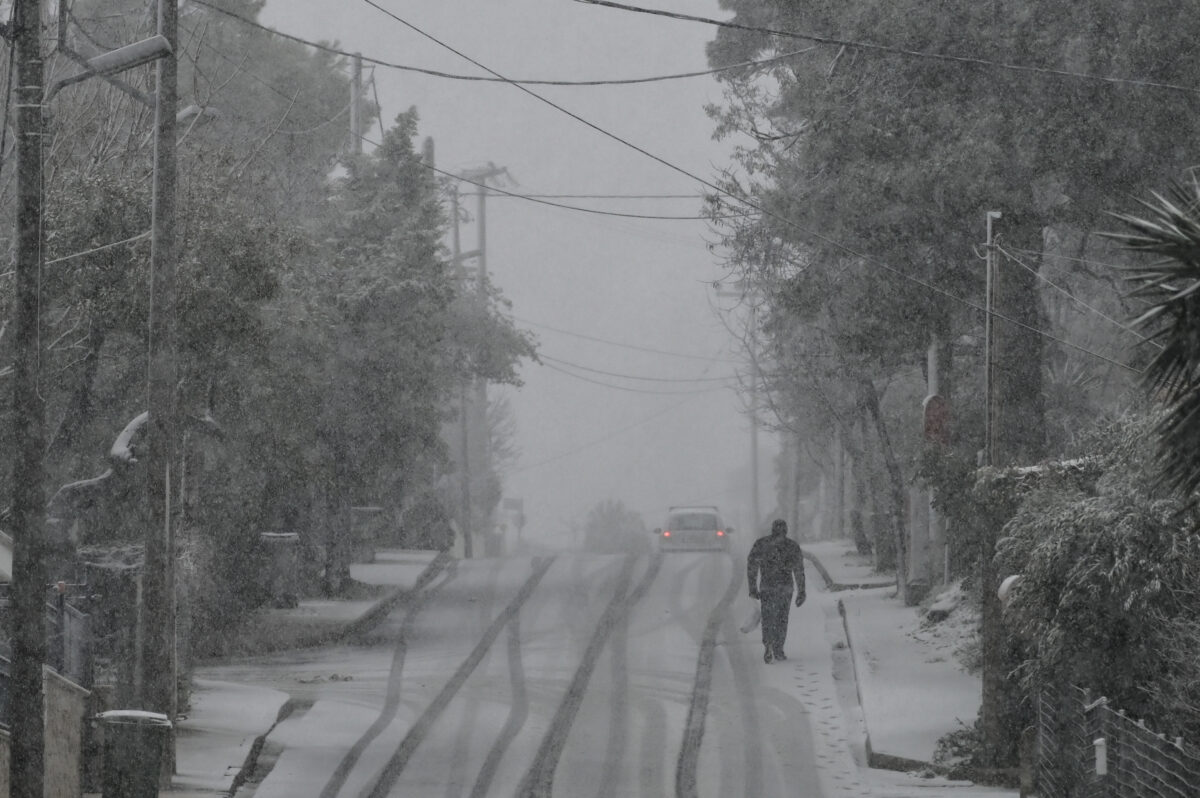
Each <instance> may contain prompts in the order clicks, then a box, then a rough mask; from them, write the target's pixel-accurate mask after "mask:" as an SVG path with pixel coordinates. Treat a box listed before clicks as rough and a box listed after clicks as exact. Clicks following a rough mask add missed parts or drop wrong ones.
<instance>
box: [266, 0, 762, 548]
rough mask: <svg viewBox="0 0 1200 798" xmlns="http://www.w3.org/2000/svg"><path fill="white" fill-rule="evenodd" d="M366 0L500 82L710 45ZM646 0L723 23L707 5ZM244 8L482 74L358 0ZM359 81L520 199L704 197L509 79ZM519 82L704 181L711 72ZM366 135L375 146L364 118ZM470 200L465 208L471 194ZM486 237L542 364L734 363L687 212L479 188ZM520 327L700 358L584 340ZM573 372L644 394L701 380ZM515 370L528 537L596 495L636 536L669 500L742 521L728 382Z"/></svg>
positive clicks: (702, 232) (556, 4)
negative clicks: (545, 202)
mask: <svg viewBox="0 0 1200 798" xmlns="http://www.w3.org/2000/svg"><path fill="white" fill-rule="evenodd" d="M380 4H381V5H382V6H384V7H385V8H387V9H388V10H390V11H392V12H394V13H395V14H397V15H398V16H401V17H403V18H405V19H407V20H408V21H409V22H411V23H412V24H414V25H416V26H418V27H420V28H422V29H423V30H425V31H427V32H429V33H431V34H432V35H434V36H436V37H438V38H440V39H442V40H443V41H444V42H446V43H448V44H450V45H451V46H453V47H455V48H457V49H459V50H461V51H463V52H464V53H465V54H467V55H469V56H471V57H473V58H475V59H476V60H478V61H480V62H482V63H483V64H485V65H487V66H488V67H490V68H492V69H494V70H496V71H498V72H500V73H501V74H503V75H505V76H507V77H510V78H524V79H535V78H546V79H602V78H628V77H642V76H646V75H655V74H668V73H678V72H688V71H695V70H700V69H705V68H707V63H706V61H705V57H704V45H705V42H706V41H708V40H709V39H711V38H712V36H713V30H712V29H711V28H709V27H708V26H704V25H699V24H691V23H682V22H676V21H669V20H660V19H655V18H653V17H647V16H643V15H633V14H629V13H626V12H621V11H615V10H611V9H603V8H598V7H593V6H587V5H583V4H579V3H574V2H570V0H508V1H507V2H491V3H482V2H478V1H477V0H476V1H475V2H468V1H467V0H422V1H420V2H399V1H398V0H380ZM654 5H655V7H659V8H668V9H674V10H679V11H686V12H688V13H693V14H702V15H709V16H724V14H722V12H720V10H719V9H718V7H717V3H716V0H702V1H698V0H689V1H688V2H683V1H682V0H675V1H674V2H669V1H668V0H661V2H656V3H655V4H654ZM261 19H262V21H263V22H264V23H265V24H268V25H271V26H274V27H277V28H279V29H281V30H284V31H286V32H289V33H293V34H296V35H298V36H303V37H305V38H309V39H321V40H326V41H328V40H335V41H336V42H337V43H338V44H339V46H340V47H342V48H343V49H346V50H351V51H360V52H362V53H363V54H364V55H368V56H373V57H376V58H380V59H382V60H387V61H392V62H398V63H403V64H412V65H417V66H422V67H427V68H432V69H439V70H444V71H448V72H457V73H465V74H484V73H482V72H481V71H480V70H479V69H478V68H477V67H474V66H472V65H471V64H469V63H468V62H466V61H463V60H462V59H461V58H459V57H457V56H455V55H453V54H451V53H449V52H447V51H446V50H444V49H442V48H440V47H438V46H437V45H435V44H433V43H431V42H429V41H427V40H425V39H423V38H422V37H420V36H419V35H418V34H416V33H414V32H413V31H411V30H409V29H408V28H406V27H404V26H403V25H401V24H400V23H398V22H396V21H395V20H392V19H389V18H388V17H387V16H386V15H385V14H383V13H381V12H380V11H378V10H377V9H374V8H372V7H371V6H369V5H367V4H366V3H364V2H361V0H269V2H268V3H267V6H266V8H265V10H264V11H263V14H262V16H261ZM376 78H377V85H378V91H379V100H380V104H381V106H382V117H383V119H384V120H385V122H390V121H391V120H392V119H394V118H395V116H396V114H397V113H399V112H401V111H403V110H405V109H407V108H408V107H409V106H413V105H415V106H416V107H417V109H418V111H419V113H420V119H421V122H420V133H421V136H422V137H424V136H426V135H428V136H432V137H433V138H434V140H435V142H436V150H437V165H438V166H439V167H440V168H443V169H447V170H451V171H456V172H457V171H459V170H461V169H465V168H471V167H476V166H480V165H483V164H485V163H487V162H489V161H490V162H493V163H495V164H496V165H498V166H504V167H507V168H508V169H509V171H510V172H511V174H512V175H513V177H514V178H515V179H516V181H518V182H517V183H516V184H506V185H505V186H504V187H506V188H508V189H510V190H513V191H517V192H521V193H552V194H568V193H569V194H579V193H646V194H663V193H670V194H675V193H694V194H696V195H697V196H698V195H699V193H700V192H701V190H702V186H700V185H699V184H697V183H695V182H694V181H692V180H690V179H689V178H687V177H685V176H683V175H681V174H678V173H676V172H673V171H671V170H670V169H668V168H666V167H664V166H662V165H660V164H657V163H654V162H653V161H651V160H649V159H648V158H646V157H645V156H643V155H640V154H638V153H636V152H634V151H633V150H631V149H629V148H627V147H624V146H622V145H620V144H618V143H616V142H614V141H611V140H609V139H607V138H605V137H603V136H602V135H600V134H598V133H596V132H595V131H593V130H590V129H588V128H587V127H585V126H584V125H582V124H580V123H579V122H577V121H575V120H572V119H570V118H569V117H567V116H566V115H564V114H562V113H560V112H558V111H555V110H553V109H551V108H549V107H548V106H546V105H544V104H542V103H540V102H538V101H537V100H535V99H534V98H531V97H529V96H528V95H526V94H524V93H522V92H521V91H520V90H518V89H517V88H515V87H513V86H510V85H505V84H496V83H465V82H458V81H449V80H445V79H441V78H435V77H428V76H423V75H417V74H413V73H402V72H398V71H395V70H389V69H384V68H377V69H376ZM533 90H534V91H536V92H538V93H539V94H542V95H543V96H545V97H547V98H548V99H551V100H553V101H554V102H556V103H559V104H561V105H563V106H565V107H566V108H568V109H569V110H571V111H574V112H575V113H578V114H579V115H580V116H583V117H584V118H586V119H588V120H590V121H592V122H594V123H596V124H597V125H599V126H601V127H604V128H606V129H607V130H610V131H612V132H613V133H616V134H617V135H619V136H621V137H623V138H625V139H628V140H630V141H631V142H632V143H634V144H637V145H638V146H640V147H643V148H644V149H646V150H649V151H650V152H652V153H654V154H656V155H659V156H661V157H663V158H665V159H666V160H668V161H670V162H672V163H674V164H677V165H679V166H681V167H683V168H684V169H686V170H688V171H690V172H692V173H693V174H697V175H699V176H701V177H704V178H706V179H710V180H711V179H712V178H713V177H714V175H715V173H716V169H717V168H719V167H720V166H722V165H724V164H725V163H726V162H727V161H728V144H727V143H719V142H714V141H713V140H712V128H713V124H712V121H711V120H709V119H708V118H707V117H706V116H705V114H704V111H703V107H704V105H705V104H706V103H714V102H719V101H720V98H721V94H720V89H719V87H718V85H717V83H716V82H715V81H714V80H713V79H712V78H711V77H700V78H690V79H686V80H677V81H669V82H664V83H654V84H647V85H640V86H616V87H602V88H592V87H533ZM367 135H368V136H369V137H370V138H372V139H375V140H378V136H379V128H378V125H374V126H372V128H371V129H370V130H368V131H367ZM464 190H470V187H469V186H467V187H465V188H464ZM562 201H563V202H568V203H573V204H581V205H588V206H590V207H597V208H604V209H606V210H617V211H623V212H634V213H647V214H671V215H687V214H698V213H699V212H700V210H701V204H700V201H699V199H696V200H694V201H692V200H562ZM468 202H469V203H470V205H469V207H470V210H471V211H472V213H473V212H474V200H473V199H469V200H468ZM487 233H488V267H489V271H490V272H491V274H492V277H493V281H494V282H495V283H496V284H497V285H498V286H499V287H500V288H501V289H502V291H503V292H504V294H505V295H506V296H507V297H508V298H509V299H510V300H511V301H512V303H513V308H512V314H513V316H514V317H516V318H517V319H519V320H521V321H519V322H518V326H520V327H522V328H526V329H530V330H531V331H533V332H534V333H535V334H536V335H537V337H538V340H539V343H540V347H539V348H540V350H541V352H542V353H544V354H545V355H548V356H551V357H554V358H558V359H560V360H566V361H570V362H572V363H576V364H579V365H581V366H586V367H588V368H590V369H595V370H599V371H608V372H615V373H623V374H635V375H642V376H655V377H668V378H690V377H697V376H705V377H721V376H725V375H731V374H733V372H734V371H735V369H738V368H739V366H738V365H737V364H736V363H731V362H727V361H730V360H733V359H736V358H737V344H736V342H735V341H734V340H733V339H732V337H731V336H730V334H729V333H728V331H727V330H726V329H725V327H724V326H723V325H722V323H721V321H720V319H718V317H717V314H716V313H715V312H714V310H713V308H712V305H713V303H714V302H717V301H718V300H717V299H716V297H715V296H714V294H713V291H712V289H711V286H710V283H711V281H713V280H714V279H718V278H720V277H722V276H723V270H722V268H721V264H720V261H719V253H718V254H716V255H714V254H713V253H711V252H709V251H708V248H707V246H706V243H705V242H706V240H711V239H712V238H713V237H714V236H713V234H712V232H711V231H710V230H709V229H708V228H707V226H706V224H705V223H704V222H702V221H648V220H640V219H636V220H635V219H617V218H613V217H601V216H594V215H590V214H581V213H578V212H574V211H568V210H561V209H557V208H549V207H544V206H539V205H535V204H532V203H529V202H527V201H523V200H519V199H510V198H495V199H492V200H490V201H489V205H488V219H487ZM462 235H463V249H464V250H470V249H473V248H474V247H475V245H476V244H475V242H476V238H475V229H474V225H473V224H472V225H467V226H465V227H464V228H463V231H462ZM721 304H723V305H725V306H730V305H731V304H732V303H731V302H730V301H729V300H723V301H721ZM525 320H528V321H531V322H537V323H538V324H542V325H548V326H550V327H555V328H560V329H562V330H567V331H571V332H574V333H578V334H580V335H586V336H591V337H596V338H604V339H610V340H612V341H618V342H624V343H629V344H636V345H639V346H644V347H648V348H654V349H660V350H666V351H670V352H678V353H682V354H688V355H702V356H712V357H713V361H712V362H705V361H702V360H697V359H685V358H676V357H669V356H664V355H657V354H651V353H645V352H638V351H634V350H630V349H625V348H618V347H615V346H611V345H607V344H601V343H596V342H590V341H587V340H583V339H581V338H577V337H571V336H568V335H564V334H562V333H559V332H554V331H551V330H547V329H544V328H542V327H537V326H533V325H530V324H525V323H523V322H524V321H525ZM735 323H736V320H735ZM581 373H583V374H585V375H586V376H587V377H588V378H589V379H595V380H598V381H600V382H607V383H619V384H622V385H626V386H631V387H636V388H638V389H639V390H643V391H651V390H652V391H696V390H702V389H712V388H713V387H714V385H715V384H714V383H710V382H699V383H668V382H661V383H656V382H649V381H628V380H620V379H616V378H613V377H609V376H605V375H602V374H597V373H593V372H581ZM522 378H523V379H524V382H525V385H524V387H522V388H520V389H519V390H510V389H503V391H504V393H506V394H507V395H508V396H510V399H511V403H512V406H513V409H514V411H515V415H516V421H517V425H518V428H519V430H518V440H517V445H518V447H519V448H520V450H521V452H522V454H521V458H520V461H519V462H518V463H517V464H516V466H515V468H513V469H512V470H511V473H510V474H509V475H508V477H507V480H506V490H505V495H506V496H514V497H521V498H523V499H524V501H525V512H526V515H527V517H528V519H529V526H528V527H527V530H526V531H527V532H529V533H531V534H533V535H535V536H551V535H557V534H562V533H564V532H565V527H566V525H567V524H568V523H569V522H570V521H571V520H582V517H583V515H584V513H586V511H587V509H588V508H589V507H591V506H592V505H594V504H595V503H596V502H598V501H600V500H602V499H605V498H613V499H620V500H621V501H623V502H625V503H626V505H628V506H630V507H631V508H632V509H634V510H636V511H638V512H640V513H642V514H643V517H644V519H645V521H646V523H647V525H648V526H650V527H654V526H657V525H659V524H660V523H661V521H662V518H661V516H662V514H663V513H664V511H665V508H666V506H667V505H669V504H681V503H700V502H702V503H717V504H720V505H721V506H722V508H723V509H725V511H726V514H727V516H729V517H730V518H731V520H732V523H734V524H735V525H738V526H740V527H741V528H742V529H746V530H748V529H749V526H750V522H749V519H750V510H749V506H748V501H749V488H748V485H749V476H748V474H749V432H748V429H749V428H748V424H747V421H746V419H745V417H744V415H743V414H742V413H741V411H740V408H741V406H742V403H741V401H740V400H739V399H738V397H737V396H736V395H735V394H734V393H733V391H732V390H728V389H726V390H716V391H712V390H709V391H708V392H706V393H674V394H653V393H635V392H629V391H623V390H615V389H612V388H608V387H602V386H598V385H594V384H590V383H588V382H585V381H583V380H579V379H575V378H572V377H568V376H565V375H563V374H561V373H558V372H556V371H553V370H551V369H549V368H547V367H544V366H537V365H534V364H529V365H526V366H524V367H523V368H522ZM493 390H495V389H493ZM647 419H648V420H647ZM643 420H647V421H645V423H640V424H639V422H642V421H643ZM634 425H636V426H634ZM630 427H632V428H630ZM620 430H625V431H623V432H621V431H620ZM597 441H601V442H600V443H596V442H597ZM760 447H761V449H762V456H761V463H762V466H761V481H762V487H761V489H760V492H761V496H762V500H761V508H762V512H763V514H764V517H765V516H766V513H767V512H768V511H769V510H770V508H771V506H772V504H773V501H772V496H773V483H774V478H773V473H772V471H771V469H770V468H769V464H770V457H771V455H772V453H773V450H774V448H775V445H774V440H773V438H772V436H770V435H768V434H765V433H764V434H762V435H761V436H760ZM546 461H550V462H546Z"/></svg>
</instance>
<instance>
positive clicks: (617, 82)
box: [192, 0, 813, 86]
mask: <svg viewBox="0 0 1200 798" xmlns="http://www.w3.org/2000/svg"><path fill="white" fill-rule="evenodd" d="M192 1H193V2H194V3H195V4H196V5H201V6H204V7H205V8H208V9H211V10H212V11H216V12H217V13H219V14H224V15H225V16H227V17H232V18H233V19H236V20H238V21H239V22H241V23H242V24H244V25H248V26H250V27H252V28H257V29H258V30H261V31H264V32H266V33H270V34H273V35H275V36H278V37H280V38H281V39H288V40H289V41H293V42H298V43H299V44H304V45H307V46H309V47H314V48H316V49H318V50H322V51H324V52H326V53H330V54H332V55H340V56H344V57H346V58H361V59H362V60H363V61H364V62H365V63H368V64H375V65H376V66H381V67H384V68H386V69H395V70H399V71H402V72H416V73H418V74H421V75H430V76H432V77H435V78H447V79H449V80H462V81H473V82H478V83H524V84H526V85H529V86H631V85H635V84H640V83H660V82H663V81H668V80H682V79H685V78H698V77H704V76H705V75H716V74H719V73H721V72H729V71H731V70H735V69H749V68H753V67H761V66H770V65H771V64H775V63H778V62H780V61H786V60H787V59H789V58H794V57H795V56H798V55H803V54H804V53H807V52H809V51H811V50H812V49H813V48H811V47H805V48H804V49H803V50H793V51H792V52H788V53H781V54H780V55H776V56H772V57H770V58H761V59H754V60H751V61H742V62H739V63H737V64H729V65H727V66H721V67H714V68H712V69H702V70H697V71H695V72H677V73H674V74H669V75H651V76H649V77H642V78H606V79H603V80H547V79H524V78H523V79H519V80H518V79H514V80H509V79H507V78H498V77H493V76H491V75H460V74H456V73H453V72H442V71H440V70H437V69H428V68H426V67H418V66H411V65H409V64H396V63H393V62H390V61H384V60H382V59H380V58H373V57H371V56H366V55H359V54H357V53H350V52H347V51H346V50H339V49H338V48H336V47H330V46H329V45H327V44H321V43H320V42H314V41H310V40H309V39H305V38H302V37H300V36H296V35H294V34H291V33H284V32H283V31H281V30H278V29H276V28H271V27H268V26H266V25H263V24H262V23H261V22H256V21H255V20H252V19H250V18H248V17H243V16H242V15H240V14H235V13H234V12H232V11H228V10H226V9H224V8H219V7H217V6H215V5H212V4H211V3H207V2H205V0H192Z"/></svg>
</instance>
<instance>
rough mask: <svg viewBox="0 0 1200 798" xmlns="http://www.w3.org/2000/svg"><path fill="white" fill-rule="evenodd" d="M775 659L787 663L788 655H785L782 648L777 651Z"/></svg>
mask: <svg viewBox="0 0 1200 798" xmlns="http://www.w3.org/2000/svg"><path fill="white" fill-rule="evenodd" d="M775 659H777V660H779V661H780V662H787V654H784V653H783V649H782V648H777V649H775Z"/></svg>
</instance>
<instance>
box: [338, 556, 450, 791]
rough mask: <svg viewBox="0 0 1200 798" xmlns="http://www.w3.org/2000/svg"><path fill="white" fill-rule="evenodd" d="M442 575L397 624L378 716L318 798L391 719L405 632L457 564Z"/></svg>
mask: <svg viewBox="0 0 1200 798" xmlns="http://www.w3.org/2000/svg"><path fill="white" fill-rule="evenodd" d="M445 574H446V578H445V579H443V580H442V581H441V582H438V583H437V584H436V585H434V586H433V587H431V588H429V589H428V590H425V591H423V592H421V593H419V594H418V596H417V600H416V601H414V602H413V603H412V604H411V605H410V606H409V608H408V609H407V610H406V611H405V613H404V619H403V620H402V621H401V622H400V633H399V639H398V640H397V641H396V649H395V651H394V653H393V654H392V665H391V667H390V668H389V670H388V681H387V692H386V693H385V695H384V700H383V706H382V707H380V709H379V717H378V718H376V719H375V721H374V722H373V723H372V724H371V725H370V727H368V728H367V730H366V731H365V732H363V734H362V736H361V737H359V738H358V739H357V740H356V741H355V742H354V745H352V746H351V747H350V750H349V751H347V752H346V755H345V756H344V757H342V761H341V762H338V766H337V767H336V768H334V771H333V773H332V774H331V775H330V777H329V781H327V782H326V783H325V786H324V787H323V788H322V789H321V793H320V798H336V796H337V794H338V792H339V791H340V790H341V789H342V786H343V785H344V784H345V783H346V779H347V778H348V777H349V776H350V771H352V770H353V769H354V766H355V765H356V764H358V759H359V757H361V756H362V753H363V751H365V750H366V749H367V746H369V745H370V744H371V743H372V742H374V741H375V738H376V737H378V736H379V735H380V733H381V732H382V731H383V730H384V729H386V728H387V727H388V725H390V724H391V722H392V721H393V720H394V719H395V717H396V713H397V712H398V711H399V709H400V676H401V674H402V673H403V672H404V660H405V657H406V655H407V653H408V633H409V630H410V629H411V628H412V624H413V621H414V620H416V617H417V614H418V613H419V612H420V611H421V610H422V609H423V608H424V607H425V605H426V604H427V603H428V602H429V600H430V599H431V598H432V597H433V596H434V595H435V594H436V593H438V591H440V590H441V589H442V588H443V587H445V586H446V585H447V584H449V583H450V582H451V581H452V580H453V579H454V577H455V576H457V575H458V563H457V562H451V564H450V565H449V567H448V568H447V569H446V571H445Z"/></svg>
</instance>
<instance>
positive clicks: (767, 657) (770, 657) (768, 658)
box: [763, 648, 775, 665]
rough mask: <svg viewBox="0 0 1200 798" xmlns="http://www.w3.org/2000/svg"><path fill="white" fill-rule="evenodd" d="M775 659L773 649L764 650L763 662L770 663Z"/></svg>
mask: <svg viewBox="0 0 1200 798" xmlns="http://www.w3.org/2000/svg"><path fill="white" fill-rule="evenodd" d="M773 659H775V655H774V654H772V653H771V649H769V648H768V649H767V650H766V651H764V652H763V662H765V663H767V664H768V665H770V664H771V660H773Z"/></svg>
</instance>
